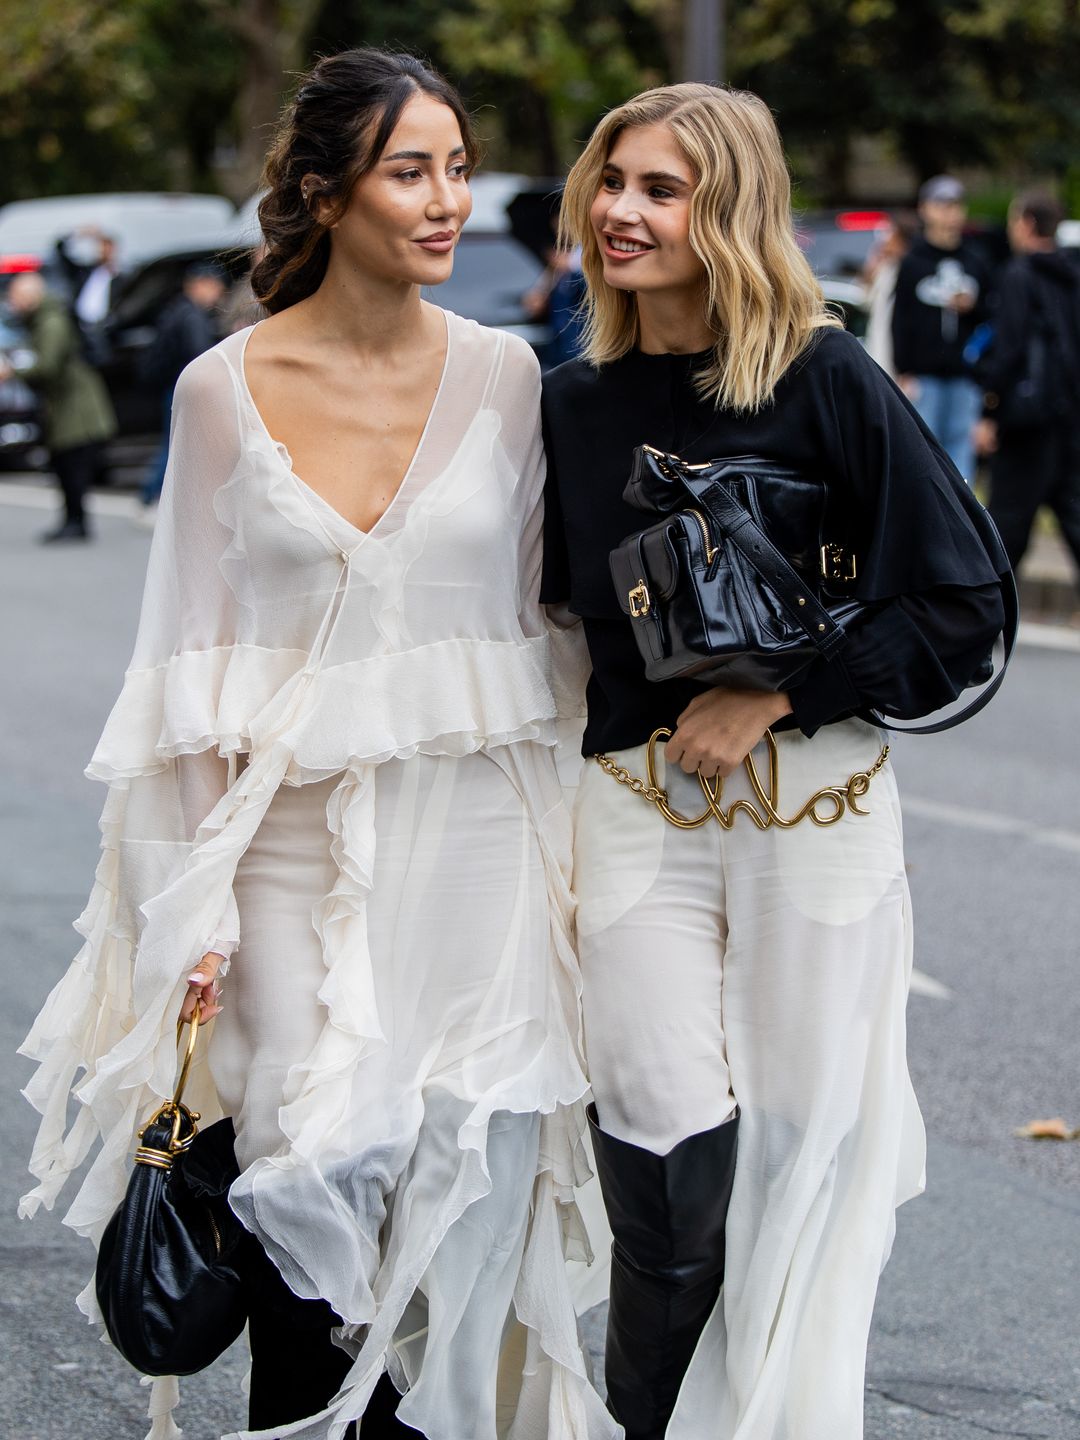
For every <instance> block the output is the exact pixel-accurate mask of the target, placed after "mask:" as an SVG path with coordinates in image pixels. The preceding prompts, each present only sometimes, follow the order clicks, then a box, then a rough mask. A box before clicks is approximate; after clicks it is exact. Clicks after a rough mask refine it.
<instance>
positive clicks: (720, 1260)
mask: <svg viewBox="0 0 1080 1440" xmlns="http://www.w3.org/2000/svg"><path fill="white" fill-rule="evenodd" d="M589 1123H590V1126H591V1129H592V1139H593V1149H594V1151H595V1154H596V1171H597V1175H598V1177H599V1180H600V1188H601V1190H602V1192H603V1196H604V1204H605V1205H606V1207H607V1213H608V1220H609V1221H610V1223H611V1230H612V1234H613V1235H614V1237H615V1243H614V1244H613V1246H612V1250H611V1304H610V1308H609V1310H608V1327H607V1354H606V1358H605V1365H604V1371H605V1376H606V1379H607V1390H608V1405H609V1407H610V1409H611V1412H612V1414H613V1415H614V1416H615V1418H616V1420H618V1421H619V1422H620V1423H621V1424H622V1425H623V1427H624V1428H625V1430H626V1440H663V1436H664V1432H665V1431H666V1429H667V1424H668V1421H669V1420H670V1419H671V1412H672V1411H673V1410H674V1408H675V1401H676V1399H677V1398H678V1394H679V1387H680V1386H681V1384H682V1381H683V1376H684V1375H685V1374H686V1369H687V1366H688V1365H689V1364H690V1360H691V1357H692V1356H693V1353H694V1349H695V1348H696V1346H697V1342H698V1339H699V1338H700V1336H701V1332H702V1330H703V1329H704V1327H705V1322H706V1320H708V1318H709V1315H710V1314H711V1312H712V1309H713V1307H714V1306H715V1304H716V1301H717V1297H718V1296H719V1294H720V1286H721V1284H722V1283H723V1278H724V1226H725V1223H726V1221H727V1211H728V1203H729V1201H730V1199H731V1185H732V1180H733V1178H734V1174H735V1150H736V1142H737V1138H738V1124H739V1117H738V1112H736V1114H735V1115H733V1116H732V1117H731V1119H730V1120H727V1121H725V1122H724V1124H723V1125H717V1126H716V1127H715V1128H714V1129H712V1130H703V1131H702V1132H701V1133H700V1134H699V1135H690V1136H688V1137H687V1138H686V1139H685V1140H681V1141H680V1142H679V1144H678V1145H676V1146H675V1148H674V1149H673V1150H670V1151H669V1152H668V1153H667V1154H666V1155H654V1154H653V1153H652V1151H651V1150H644V1149H642V1148H641V1147H640V1146H638V1145H631V1144H629V1143H628V1142H627V1141H625V1140H617V1139H616V1138H615V1137H614V1136H613V1135H607V1134H605V1133H604V1131H603V1130H601V1129H600V1126H599V1124H598V1123H597V1117H596V1109H595V1107H594V1106H590V1107H589Z"/></svg>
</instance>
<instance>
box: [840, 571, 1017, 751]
mask: <svg viewBox="0 0 1080 1440" xmlns="http://www.w3.org/2000/svg"><path fill="white" fill-rule="evenodd" d="M1002 582H1003V583H1002V587H1001V598H1002V602H1003V604H1004V606H1005V624H1004V626H1003V627H1002V631H1001V633H1002V635H1003V637H1004V639H1005V655H1004V657H1003V659H1002V661H1001V669H1000V670H999V671H998V672H997V674H996V675H994V676H993V678H992V679H990V680H988V681H987V683H986V684H985V685H984V686H983V688H982V689H981V690H980V691H979V693H978V695H976V696H975V699H974V700H972V701H971V702H970V704H968V705H965V706H964V708H963V709H962V710H958V711H957V712H956V714H955V715H947V716H946V717H945V719H944V720H937V721H935V722H934V724H932V725H896V724H894V723H893V722H892V721H891V720H888V719H886V718H885V716H884V715H882V714H881V713H880V712H879V711H877V710H869V711H867V714H866V718H867V719H869V720H870V721H872V723H873V724H875V725H880V726H881V728H882V729H883V730H894V731H896V733H897V734H898V735H939V734H940V733H941V731H942V730H951V729H952V728H953V726H954V725H959V724H960V723H961V722H962V721H964V720H970V719H971V717H972V716H973V715H977V714H978V713H979V711H980V710H983V709H985V708H986V706H987V705H989V704H990V701H991V700H992V699H993V698H994V696H995V695H996V694H997V692H998V691H999V690H1000V689H1001V682H1002V681H1003V680H1004V679H1005V671H1006V670H1007V669H1008V668H1009V661H1010V660H1011V659H1012V655H1013V651H1014V650H1015V649H1016V632H1017V630H1018V629H1019V628H1020V597H1019V595H1018V594H1017V590H1016V579H1015V577H1014V576H1013V574H1012V571H1010V572H1009V573H1008V575H1004V576H1002ZM1005 582H1007V583H1005Z"/></svg>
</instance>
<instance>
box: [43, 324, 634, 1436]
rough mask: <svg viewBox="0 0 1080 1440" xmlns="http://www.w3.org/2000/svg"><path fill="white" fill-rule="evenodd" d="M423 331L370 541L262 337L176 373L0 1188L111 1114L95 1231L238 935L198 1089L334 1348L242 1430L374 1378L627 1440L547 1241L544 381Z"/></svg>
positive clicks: (574, 1100) (561, 1225) (565, 1077)
mask: <svg viewBox="0 0 1080 1440" xmlns="http://www.w3.org/2000/svg"><path fill="white" fill-rule="evenodd" d="M447 328H448V348H447V357H446V363H445V369H444V373H443V377H442V380H441V384H440V387H439V391H438V394H437V396H436V399H435V402H434V405H433V407H432V411H431V415H430V417H429V420H428V423H427V427H426V429H425V432H424V434H423V436H422V438H421V441H420V443H419V445H418V448H417V451H416V454H415V456H414V458H413V462H412V465H411V466H410V469H409V471H408V473H407V475H406V476H405V479H404V482H403V483H402V485H401V488H400V490H399V491H398V493H397V495H396V497H395V499H394V500H393V502H392V503H391V505H390V507H389V509H388V510H387V512H386V514H385V515H384V516H383V518H382V519H381V520H380V521H379V523H378V525H377V526H376V527H375V528H374V530H372V531H371V532H370V533H367V534H365V533H362V532H360V531H358V530H356V529H354V528H353V527H352V526H351V525H349V524H348V523H347V522H346V521H345V520H344V519H343V518H342V517H341V516H339V515H338V514H337V513H336V512H335V511H334V510H333V509H331V508H330V507H329V506H328V505H327V504H326V502H324V501H323V500H322V499H321V498H320V497H319V496H318V495H317V494H316V493H315V491H314V490H312V489H310V488H309V487H308V486H306V485H305V484H304V482H303V480H302V479H301V478H299V477H298V476H296V475H295V474H294V473H293V471H292V467H291V463H290V460H289V457H288V455H287V454H286V453H285V452H284V449H283V447H282V446H280V445H279V444H276V443H275V441H274V440H273V439H272V438H271V436H270V435H269V434H268V433H267V430H266V428H265V426H264V425H263V423H262V421H261V419H260V417H259V415H258V412H257V411H256V409H255V406H254V404H253V402H252V399H251V396H250V393H249V391H248V389H247V386H246V384H245V380H244V369H243V356H244V349H245V347H246V344H247V338H248V336H249V334H250V331H244V332H241V333H239V334H238V335H235V336H232V337H230V338H229V339H228V340H226V341H224V342H223V343H222V344H221V345H219V346H218V347H216V348H215V349H214V350H211V351H209V352H207V353H206V354H205V355H203V356H201V357H200V358H199V359H198V360H196V361H195V362H194V363H193V364H192V365H191V366H189V367H188V369H187V370H186V371H185V372H184V374H183V376H182V377H181V380H180V383H179V386H178V388H177V395H176V404H175V411H174V423H173V435H172V447H171V459H170V468H169V475H168V478H167V482H166V487H165V493H164V496H163V501H162V507H161V516H160V519H159V522H158V527H157V532H156V534H155V537H154V543H153V550H152V554H151V561H150V569H149V574H148V578H147V586H146V593H145V598H144V604H143V612H142V618H141V622H140V628H139V633H138V639H137V642H136V647H135V654H134V657H133V660H132V664H131V668H130V670H129V672H128V674H127V677H126V680H125V684H124V687H123V692H122V694H121V696H120V699H119V700H118V702H117V704H116V707H115V709H114V710H113V713H112V715H111V716H110V718H109V721H108V724H107V725H106V728H105V732H104V735H103V736H102V739H101V742H100V744H99V746H98V748H97V751H96V753H95V755H94V757H93V760H92V762H91V765H90V767H89V770H88V773H89V774H90V775H91V776H93V777H95V778H97V779H100V780H102V781H104V782H105V783H106V784H107V785H108V786H109V794H108V799H107V802H106V806H105V812H104V816H103V819H102V857H101V862H100V865H99V867H98V871H97V883H96V885H95V887H94V890H93V894H92V896H91V899H90V902H89V905H88V907H87V909H86V911H85V913H84V914H83V916H82V917H81V919H80V921H79V928H80V930H81V932H82V934H83V935H84V937H85V944H84V946H83V948H82V950H81V951H80V953H79V955H78V956H77V958H76V960H75V961H74V963H73V964H72V966H71V968H70V970H69V971H68V972H67V974H66V975H65V976H64V977H63V979H62V980H61V981H60V982H59V984H58V985H57V986H56V988H55V989H54V991H53V992H52V994H51V996H50V997H49V999H48V1001H47V1003H46V1005H45V1007H44V1009H43V1011H42V1013H41V1015H40V1017H39V1018H38V1020H37V1022H36V1024H35V1026H34V1028H33V1030H32V1032H31V1034H30V1036H29V1038H28V1040H27V1042H26V1045H25V1052H26V1053H27V1054H29V1055H30V1056H32V1057H33V1058H34V1059H35V1060H37V1061H39V1062H40V1064H39V1067H38V1069H37V1071H36V1073H35V1076H34V1078H33V1080H32V1081H31V1083H30V1086H29V1087H28V1091H27V1093H28V1095H29V1098H30V1099H31V1101H32V1102H33V1103H34V1104H35V1105H36V1106H37V1107H38V1108H39V1109H40V1110H41V1112H42V1115H43V1119H42V1122H41V1128H40V1133H39V1138H38V1142H37V1145H36V1148H35V1151H34V1155H33V1161H32V1169H33V1171H34V1174H35V1175H36V1177H37V1178H38V1181H39V1183H38V1185H37V1186H36V1188H35V1189H34V1190H33V1191H32V1192H31V1193H30V1194H29V1195H28V1196H27V1197H26V1200H25V1201H24V1207H23V1208H24V1210H25V1211H26V1212H27V1213H33V1211H34V1210H35V1209H36V1208H37V1206H38V1205H39V1204H45V1205H47V1206H51V1205H52V1204H53V1202H54V1200H55V1199H56V1197H57V1194H58V1192H59V1190H60V1188H61V1186H62V1184H63V1182H64V1180H65V1178H66V1177H67V1176H68V1175H69V1174H70V1173H71V1172H72V1171H73V1170H74V1169H75V1168H76V1167H77V1166H79V1165H80V1163H81V1162H82V1161H83V1159H84V1158H85V1157H86V1155H87V1154H88V1153H89V1151H90V1150H91V1148H92V1147H93V1145H94V1143H95V1141H96V1140H97V1139H98V1138H100V1139H101V1141H102V1144H101V1147H100V1150H99V1152H98V1154H97V1156H96V1159H95V1160H94V1163H93V1165H92V1166H91V1168H90V1170H89V1172H88V1174H87V1176H86V1179H85V1181H84V1183H83V1185H82V1188H81V1189H80V1190H79V1192H78V1195H77V1196H76V1198H75V1201H74V1203H73V1205H72V1206H71V1209H70V1211H69V1213H68V1215H67V1217H66V1219H67V1223H68V1224H70V1225H72V1226H73V1227H74V1228H75V1229H76V1230H78V1231H80V1232H81V1233H83V1234H86V1235H89V1236H90V1237H92V1238H94V1239H96V1238H97V1237H98V1236H100V1233H101V1231H102V1229H103V1227H104V1225H105V1224H106V1222H107V1220H108V1218H109V1216H110V1214H111V1213H112V1211H113V1209H114V1207H115V1206H116V1205H117V1203H118V1202H119V1200H120V1198H121V1195H122V1193H123V1189H124V1185H125V1179H126V1166H127V1158H128V1155H129V1153H130V1150H131V1146H132V1140H133V1136H134V1132H135V1129H136V1126H137V1124H138V1123H139V1122H140V1121H141V1120H142V1119H143V1118H145V1116H146V1115H147V1113H148V1112H149V1110H150V1109H151V1108H152V1106H153V1105H154V1104H155V1103H156V1102H157V1101H158V1099H159V1098H160V1097H162V1096H165V1095H166V1094H168V1093H169V1092H170V1091H171V1087H172V1082H173V1077H174V1063H175V1049H174V1045H175V1037H174V1023H175V1016H176V1013H177V1008H178V1006H179V1003H180V1000H181V997H182V995H183V993H184V990H185V982H186V976H187V975H188V973H189V972H190V970H191V968H192V965H193V962H195V961H196V960H197V959H198V958H199V957H200V956H201V955H202V954H203V953H204V951H205V950H206V949H207V948H209V947H210V946H211V945H213V946H215V947H217V948H229V947H230V946H231V945H232V944H234V943H236V942H238V949H237V951H236V954H235V956H234V958H233V960H232V968H231V973H230V976H229V981H228V986H227V992H226V993H227V996H228V1004H227V1006H226V1010H225V1012H224V1014H223V1015H222V1016H221V1017H220V1018H219V1019H218V1020H217V1021H215V1022H213V1024H214V1026H215V1032H214V1033H213V1035H212V1039H211V1044H210V1047H209V1056H208V1057H207V1056H206V1055H205V1054H204V1055H203V1056H202V1057H201V1063H200V1067H199V1069H198V1071H197V1073H196V1075H195V1079H194V1088H193V1090H192V1101H193V1103H194V1104H195V1106H196V1107H197V1108H198V1109H200V1110H201V1111H202V1112H203V1116H204V1120H205V1122H206V1123H209V1122H210V1121H211V1120H212V1119H214V1118H216V1116H217V1115H220V1114H222V1113H230V1114H232V1115H233V1117H234V1121H235V1124H236V1128H237V1137H238V1138H237V1148H238V1158H239V1159H240V1163H241V1166H242V1167H243V1173H242V1175H241V1178H240V1180H239V1181H238V1182H237V1184H236V1185H235V1186H234V1189H233V1191H232V1195H231V1200H232V1203H233V1206H234V1208H235V1209H236V1211H237V1213H238V1214H239V1215H240V1216H241V1218H242V1220H243V1221H244V1223H245V1224H246V1225H247V1226H248V1227H249V1228H250V1229H251V1230H253V1231H254V1233H255V1234H256V1235H257V1236H258V1237H259V1239H260V1240H261V1241H262V1243H263V1244H264V1245H265V1247H266V1249H267V1250H268V1252H269V1253H270V1254H271V1256H272V1257H273V1259H274V1260H275V1262H276V1263H277V1265H278V1267H279V1269H280V1270H281V1271H282V1273H283V1275H284V1276H285V1278H286V1280H287V1282H288V1283H289V1285H290V1286H291V1287H292V1288H293V1290H295V1291H296V1292H297V1294H299V1295H302V1296H322V1297H324V1298H325V1299H327V1300H328V1301H329V1302H330V1304H331V1305H332V1306H333V1307H334V1309H335V1310H336V1311H337V1312H338V1313H339V1314H340V1315H341V1316H343V1317H344V1320H345V1326H344V1330H343V1331H342V1332H341V1334H340V1340H341V1343H343V1344H344V1345H345V1346H346V1347H347V1349H348V1350H349V1352H350V1354H351V1355H352V1356H354V1359H353V1363H352V1367H351V1370H350V1372H349V1374H348V1377H347V1379H346V1381H345V1382H344V1385H343V1387H342V1390H341V1391H340V1392H339V1394H338V1396H337V1397H336V1398H335V1400H334V1402H333V1403H332V1404H331V1406H330V1408H329V1409H328V1410H327V1411H326V1412H324V1413H323V1414H321V1415H319V1416H315V1417H311V1418H309V1419H308V1420H306V1421H302V1422H298V1423H296V1424H293V1425H289V1426H286V1427H283V1428H281V1429H277V1430H273V1431H266V1432H263V1433H264V1434H266V1435H281V1436H285V1435H289V1436H302V1437H305V1440H316V1437H320V1440H322V1437H325V1440H340V1437H341V1436H342V1435H343V1434H344V1432H345V1429H346V1426H347V1424H348V1422H349V1421H350V1420H352V1419H353V1418H355V1417H357V1416H359V1415H360V1414H361V1413H362V1412H363V1409H364V1405H365V1403H366V1401H367V1399H368V1397H369V1396H370V1394H371V1392H372V1390H373V1388H374V1386H375V1384H376V1381H377V1380H378V1378H379V1376H380V1374H381V1373H382V1371H383V1370H384V1368H389V1370H390V1372H391V1375H392V1377H393V1378H394V1379H395V1381H396V1382H397V1383H398V1386H399V1388H405V1387H406V1386H408V1393H407V1395H406V1397H405V1399H404V1401H403V1402H402V1407H401V1411H400V1415H401V1419H402V1420H403V1421H405V1422H406V1423H407V1424H409V1425H411V1426H413V1427H415V1428H416V1429H418V1430H419V1431H421V1432H422V1433H423V1434H425V1435H427V1436H429V1437H430V1440H465V1437H469V1440H473V1437H475V1440H497V1437H498V1440H601V1437H612V1436H615V1435H617V1434H619V1433H620V1432H619V1431H618V1428H617V1427H616V1426H615V1425H614V1422H612V1421H611V1419H610V1417H609V1416H608V1415H607V1413H606V1411H605V1410H604V1408H603V1406H602V1404H601V1402H600V1400H599V1399H598V1397H597V1396H596V1394H595V1393H594V1392H593V1390H592V1389H591V1387H590V1386H589V1384H588V1381H587V1378H586V1374H585V1369H584V1365H583V1360H582V1356H581V1352H580V1348H579V1345H578V1340H577V1334H576V1329H575V1317H574V1309H573V1303H572V1300H571V1296H570V1290H569V1286H568V1281H567V1269H566V1265H565V1264H564V1259H565V1258H566V1257H570V1258H571V1259H573V1258H582V1257H584V1255H585V1253H586V1250H587V1240H586V1238H585V1235H584V1232H583V1228H582V1226H581V1224H580V1220H579V1217H578V1214H577V1211H576V1208H575V1205H574V1190H575V1186H577V1185H579V1184H580V1183H581V1182H582V1181H583V1179H584V1178H585V1176H586V1175H587V1170H586V1167H585V1165H584V1161H583V1152H582V1148H581V1130H582V1115H581V1104H580V1102H581V1097H582V1095H583V1093H584V1092H585V1089H586V1080H585V1076H584V1073H583V1069H582V1058H581V1049H580V1033H579V1023H578V1001H579V982H578V974H577V969H576V962H575V958H574V955H573V951H572V948H571V938H570V926H571V908H570V896H569V889H568V873H569V850H570V835H569V820H568V817H567V814H566V810H565V807H564V805H563V801H562V793H561V790H560V786H559V783H558V778H557V774H556V770H555V763H554V755H553V746H554V743H555V722H556V705H555V701H554V699H553V677H552V674H551V663H550V656H549V648H548V647H549V641H548V637H547V634H546V630H545V623H544V620H543V616H542V613H541V610H540V608H539V605H538V603H537V598H536V597H537V592H538V582H539V564H540V527H541V514H540V504H541V491H542V478H543V458H542V450H541V445H540V439H539V422H538V407H539V375H538V371H537V366H536V362H535V360H534V359H533V357H532V354H531V352H530V351H529V350H528V348H527V347H526V346H525V345H524V344H522V343H521V342H520V341H517V340H515V339H513V338H511V337H508V336H506V335H502V334H499V333H497V332H493V331H488V330H484V329H482V328H481V327H479V326H477V325H474V324H473V323H472V322H469V321H464V320H461V319H459V318H458V317H456V316H453V315H451V314H448V315H447ZM200 1049H202V1047H200ZM72 1089H74V1091H75V1094H76V1096H77V1099H78V1102H79V1104H78V1108H77V1115H76V1118H75V1121H74V1123H73V1124H72V1125H71V1127H70V1129H67V1128H66V1120H65V1112H66V1104H67V1098H68V1094H69V1091H71V1090H72ZM81 1304H82V1305H83V1307H84V1308H85V1309H86V1310H87V1312H88V1313H90V1314H91V1315H93V1314H94V1308H95V1307H94V1301H93V1297H92V1291H91V1290H89V1289H88V1290H87V1291H86V1292H84V1295H83V1297H81ZM463 1407H464V1408H463ZM166 1408H167V1398H162V1399H160V1400H159V1404H158V1410H159V1412H164V1411H165V1409H166ZM171 1425H172V1422H171V1420H169V1419H168V1418H167V1416H166V1415H165V1414H164V1413H161V1414H160V1415H159V1419H158V1420H157V1421H156V1422H155V1433H156V1434H160V1435H167V1434H170V1433H174V1432H173V1431H172V1430H171Z"/></svg>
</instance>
